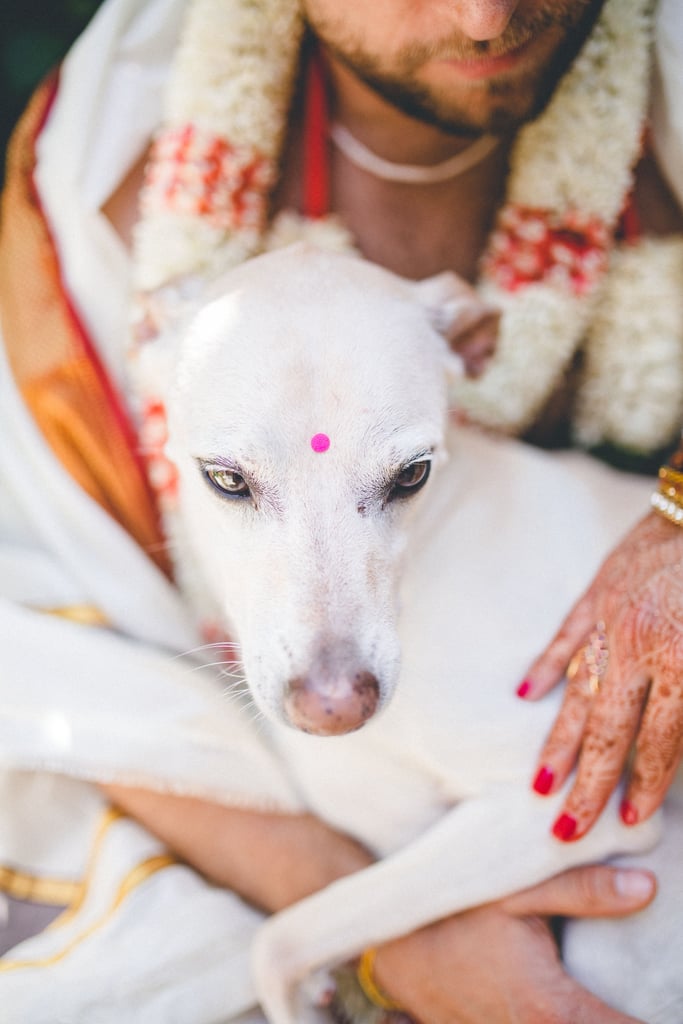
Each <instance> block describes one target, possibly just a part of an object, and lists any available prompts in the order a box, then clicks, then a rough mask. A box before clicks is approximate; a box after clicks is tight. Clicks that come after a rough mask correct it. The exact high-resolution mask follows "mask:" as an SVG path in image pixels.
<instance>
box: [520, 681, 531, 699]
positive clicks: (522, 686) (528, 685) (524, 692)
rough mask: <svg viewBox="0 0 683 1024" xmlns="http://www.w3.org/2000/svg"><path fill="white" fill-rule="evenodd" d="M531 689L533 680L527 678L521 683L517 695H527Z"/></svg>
mask: <svg viewBox="0 0 683 1024" xmlns="http://www.w3.org/2000/svg"><path fill="white" fill-rule="evenodd" d="M530 689H531V682H530V680H528V679H525V680H524V682H523V683H520V684H519V686H518V687H517V696H518V697H526V695H527V693H528V692H529V690H530Z"/></svg>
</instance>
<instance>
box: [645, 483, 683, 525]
mask: <svg viewBox="0 0 683 1024" xmlns="http://www.w3.org/2000/svg"><path fill="white" fill-rule="evenodd" d="M650 504H651V505H652V508H653V509H654V510H655V512H658V513H659V515H660V516H663V517H664V518H665V519H668V520H669V522H670V523H674V524H675V525H676V526H683V504H679V503H678V502H677V501H674V500H672V499H671V498H668V497H667V496H666V495H665V494H661V493H660V492H659V491H655V493H654V494H653V495H652V497H651V498H650Z"/></svg>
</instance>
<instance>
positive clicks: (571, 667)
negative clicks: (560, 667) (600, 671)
mask: <svg viewBox="0 0 683 1024" xmlns="http://www.w3.org/2000/svg"><path fill="white" fill-rule="evenodd" d="M583 657H584V649H583V647H582V648H581V650H580V651H577V652H576V654H575V655H574V657H573V658H572V660H571V661H570V662H569V664H568V665H567V671H566V672H565V675H566V677H567V679H568V681H569V682H570V683H571V682H573V681H574V679H575V678H576V674H577V672H578V671H579V669H580V668H581V662H582V661H583Z"/></svg>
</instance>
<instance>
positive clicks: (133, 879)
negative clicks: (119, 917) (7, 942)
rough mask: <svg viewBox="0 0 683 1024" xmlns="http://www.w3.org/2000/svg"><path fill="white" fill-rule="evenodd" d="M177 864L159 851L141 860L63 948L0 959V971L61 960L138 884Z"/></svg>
mask: <svg viewBox="0 0 683 1024" xmlns="http://www.w3.org/2000/svg"><path fill="white" fill-rule="evenodd" d="M177 864H178V861H177V860H176V859H175V857H173V856H171V854H168V853H161V854H158V855H157V856H156V857H149V858H148V859H147V860H143V861H142V862H141V863H140V864H137V865H136V866H135V867H134V868H133V870H132V871H129V872H128V874H127V875H126V876H125V878H124V879H123V881H122V882H121V884H120V886H119V888H118V890H117V893H116V896H115V897H114V899H113V901H112V903H111V904H110V906H109V908H108V909H107V910H106V911H105V913H104V914H103V915H102V916H101V917H100V918H98V919H97V921H95V922H93V924H91V925H90V927H89V928H86V929H85V931H83V932H81V934H80V935H77V936H76V938H74V939H72V940H71V942H69V943H67V945H66V946H65V947H64V948H63V949H60V950H59V951H58V952H57V953H53V954H52V956H46V957H42V958H40V959H37V960H0V972H3V971H17V970H23V969H24V968H27V967H50V966H51V965H52V964H56V963H58V962H59V961H60V960H63V959H64V958H65V957H67V956H68V955H69V953H71V952H72V951H73V950H74V949H75V948H76V946H79V945H80V944H81V943H82V942H84V941H85V940H86V939H89V938H90V937H91V935H93V934H94V933H95V932H96V931H99V929H100V928H103V927H104V926H105V925H106V924H107V923H108V922H109V921H110V920H111V918H112V917H113V916H114V914H115V913H116V911H117V910H118V909H119V907H120V906H121V904H122V903H123V901H124V900H125V898H126V897H127V896H128V895H129V894H130V893H131V892H133V891H134V890H135V889H137V888H138V886H140V885H142V883H143V882H146V881H147V879H148V878H151V877H152V875H155V874H157V872H159V871H161V870H162V869H163V868H167V867H173V866H176V865H177ZM54 923H56V922H54Z"/></svg>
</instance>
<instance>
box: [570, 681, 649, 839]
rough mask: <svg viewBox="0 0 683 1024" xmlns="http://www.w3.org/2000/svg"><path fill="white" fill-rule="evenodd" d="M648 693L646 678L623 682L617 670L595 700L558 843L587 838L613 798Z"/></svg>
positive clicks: (587, 723) (590, 712)
mask: <svg viewBox="0 0 683 1024" xmlns="http://www.w3.org/2000/svg"><path fill="white" fill-rule="evenodd" d="M647 688H648V679H647V677H645V676H643V675H642V674H639V675H635V676H633V677H632V678H631V679H630V680H628V681H627V682H623V681H622V680H620V679H619V678H618V675H617V672H616V670H615V672H614V673H613V674H612V676H611V677H610V675H609V673H608V674H607V675H606V676H605V678H604V685H603V686H602V687H601V689H600V690H599V691H598V693H597V694H596V695H595V696H594V697H593V698H592V700H591V706H590V710H589V714H588V718H587V721H586V727H585V731H584V735H583V742H582V745H581V752H580V755H579V762H578V769H577V774H576V780H575V782H574V785H573V786H572V788H571V790H570V793H569V796H568V797H567V799H566V801H565V804H564V807H563V809H562V811H561V812H560V814H559V815H558V817H557V819H556V821H555V823H554V825H553V833H554V835H555V836H556V837H557V838H558V839H561V840H563V841H565V842H566V841H568V840H573V839H580V838H581V836H583V835H585V834H586V832H588V830H589V829H590V828H591V827H592V826H593V825H594V823H595V821H596V820H597V818H598V816H599V814H600V812H601V811H602V809H603V808H604V806H605V804H606V803H607V801H608V799H609V798H610V796H611V795H612V792H613V791H614V789H615V788H616V786H617V784H618V782H619V780H620V778H621V777H622V775H623V772H624V769H625V766H626V762H627V760H628V755H629V751H630V749H631V745H632V743H633V739H634V737H635V735H636V732H637V730H638V724H639V722H640V717H641V712H642V706H643V701H644V700H645V696H646V694H647Z"/></svg>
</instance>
